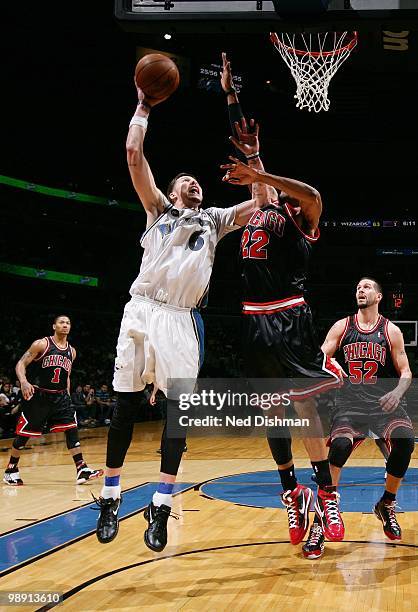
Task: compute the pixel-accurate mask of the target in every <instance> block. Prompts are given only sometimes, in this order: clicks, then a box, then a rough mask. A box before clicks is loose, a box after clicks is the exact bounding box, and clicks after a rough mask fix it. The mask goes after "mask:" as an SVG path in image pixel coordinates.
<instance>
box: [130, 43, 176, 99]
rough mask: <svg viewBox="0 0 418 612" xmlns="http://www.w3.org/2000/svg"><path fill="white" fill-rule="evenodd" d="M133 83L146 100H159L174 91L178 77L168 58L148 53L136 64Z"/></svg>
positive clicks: (174, 66) (173, 65) (173, 64)
mask: <svg viewBox="0 0 418 612" xmlns="http://www.w3.org/2000/svg"><path fill="white" fill-rule="evenodd" d="M135 82H136V84H137V86H138V87H139V88H140V89H142V91H143V92H144V94H145V95H146V96H147V97H148V98H153V99H154V100H161V99H164V98H167V97H168V96H171V94H172V93H174V92H175V91H176V89H177V87H178V86H179V83H180V75H179V71H178V68H177V66H176V65H175V63H174V62H173V60H171V59H170V58H169V57H167V56H166V55H162V54H161V53H150V54H149V55H145V56H144V57H142V58H141V59H140V60H139V62H138V63H137V65H136V68H135Z"/></svg>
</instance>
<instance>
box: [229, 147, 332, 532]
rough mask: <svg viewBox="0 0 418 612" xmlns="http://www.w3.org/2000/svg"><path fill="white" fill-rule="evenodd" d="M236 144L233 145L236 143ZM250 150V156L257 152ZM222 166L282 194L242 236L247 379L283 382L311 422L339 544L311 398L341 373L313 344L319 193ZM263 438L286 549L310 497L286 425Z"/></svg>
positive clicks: (314, 453) (322, 496)
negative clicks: (311, 267)
mask: <svg viewBox="0 0 418 612" xmlns="http://www.w3.org/2000/svg"><path fill="white" fill-rule="evenodd" d="M238 144H239V143H238ZM258 154H259V152H258V151H254V152H253V153H252V155H253V156H254V155H258ZM231 160H232V163H229V164H225V165H223V166H222V168H223V169H225V170H226V171H227V172H226V175H225V176H224V180H225V181H227V182H229V183H231V184H238V185H248V184H251V183H254V182H257V183H264V184H267V185H270V186H271V187H274V188H275V189H277V190H279V191H280V195H279V198H278V201H277V202H273V203H269V204H267V205H265V206H262V207H261V208H260V209H259V210H256V211H255V212H254V213H253V214H252V216H251V218H250V220H249V221H248V223H247V225H246V228H245V230H244V232H243V235H242V240H241V263H242V278H243V314H244V315H245V316H244V322H245V332H244V342H243V346H244V361H245V362H246V367H245V369H246V372H247V374H249V375H250V376H251V377H252V378H266V379H274V378H277V379H280V378H281V379H285V378H286V379H288V380H289V383H288V384H289V386H290V398H291V399H292V400H293V402H294V407H295V410H296V412H297V413H298V415H299V417H303V418H309V419H310V422H311V424H312V425H313V428H315V429H312V431H314V432H315V433H314V434H313V435H314V436H315V437H304V438H303V442H304V445H305V448H306V450H307V452H308V455H309V457H310V460H311V463H312V466H313V469H314V472H315V475H316V479H317V483H318V495H317V500H316V504H315V511H316V515H317V516H318V517H319V520H320V523H321V526H322V529H323V531H324V534H325V536H326V538H327V539H329V540H331V541H340V540H342V539H343V537H344V525H343V521H342V519H341V515H340V512H339V506H338V502H339V495H338V493H337V492H336V489H335V487H334V486H333V485H332V480H331V474H330V469H329V463H328V458H327V455H328V452H327V449H326V445H325V439H324V436H323V431H322V425H321V423H320V420H319V416H318V414H317V411H316V403H315V400H314V399H313V398H314V396H315V395H317V394H319V393H323V392H325V391H328V390H331V389H335V388H338V387H339V386H341V384H342V381H341V369H340V368H339V367H338V365H337V364H335V363H333V362H331V359H330V358H329V357H327V356H326V355H325V354H324V353H323V352H322V351H321V350H320V348H319V344H318V343H317V341H316V338H315V334H314V329H313V323H312V314H311V311H310V308H309V306H308V304H307V303H306V302H305V300H304V284H305V281H306V277H307V273H308V264H309V260H310V257H311V251H312V246H313V245H314V244H315V242H316V241H317V240H318V238H319V228H318V224H319V219H320V216H321V212H322V201H321V196H320V194H319V193H318V191H317V190H316V189H314V188H313V187H310V186H309V185H307V184H305V183H302V182H300V181H297V180H294V179H290V178H284V177H279V176H274V175H272V174H269V173H267V172H264V171H263V170H260V169H256V168H254V167H250V166H247V165H246V164H244V163H242V162H240V161H239V160H238V159H237V158H234V157H231ZM267 439H268V442H269V446H270V449H271V452H272V455H273V458H274V460H275V462H276V464H277V466H278V471H279V475H280V479H281V483H282V486H283V489H284V493H283V494H282V501H283V503H284V505H285V506H286V509H287V514H288V523H289V535H290V541H291V543H292V544H299V543H300V542H301V541H302V540H303V538H304V536H305V534H306V532H307V529H308V527H309V508H310V504H311V500H312V497H313V492H312V491H311V489H309V488H308V487H305V486H303V485H301V484H298V482H297V480H296V476H295V470H294V464H293V458H292V452H291V435H290V431H289V429H288V428H282V430H280V431H279V430H278V429H277V428H275V429H273V428H271V429H269V430H268V432H267Z"/></svg>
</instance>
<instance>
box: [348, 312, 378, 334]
mask: <svg viewBox="0 0 418 612" xmlns="http://www.w3.org/2000/svg"><path fill="white" fill-rule="evenodd" d="M382 318H383V317H382V315H379V318H378V319H377V321H376V324H375V326H374V327H372V329H361V327H360V325H359V324H358V319H357V314H355V315H354V325H355V326H356V328H357V331H359V332H360V333H361V334H372V333H373V332H375V331H376V329H377V328H378V327H379V325H380V324H381V322H382Z"/></svg>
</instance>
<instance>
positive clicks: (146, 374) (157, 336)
mask: <svg viewBox="0 0 418 612" xmlns="http://www.w3.org/2000/svg"><path fill="white" fill-rule="evenodd" d="M116 353H117V354H116V359H115V372H114V376H113V388H114V389H115V391H122V392H123V391H125V392H134V391H142V389H144V387H145V385H148V384H151V383H155V384H156V386H157V387H158V388H159V389H161V391H163V392H164V393H165V395H166V396H167V393H168V390H169V388H170V387H172V386H173V383H172V382H171V381H170V379H175V381H176V382H177V381H179V380H180V379H181V380H184V384H185V385H186V387H187V392H190V393H192V392H193V388H194V382H195V380H196V378H197V376H198V373H199V369H200V365H201V361H202V360H203V321H202V318H201V316H200V314H199V312H198V311H197V310H194V309H193V310H192V309H190V308H178V307H176V306H171V305H167V304H160V303H159V302H155V301H154V300H151V299H149V298H145V297H142V296H137V295H135V296H133V297H132V299H131V300H130V301H129V302H128V303H127V304H126V306H125V310H124V313H123V318H122V323H121V326H120V332H119V338H118V345H117V348H116ZM189 387H191V388H190V390H189Z"/></svg>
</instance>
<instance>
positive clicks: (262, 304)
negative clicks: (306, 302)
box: [243, 295, 303, 306]
mask: <svg viewBox="0 0 418 612" xmlns="http://www.w3.org/2000/svg"><path fill="white" fill-rule="evenodd" d="M299 298H303V295H291V296H290V297H287V298H283V299H282V300H276V301H274V302H243V304H245V305H246V306H275V305H276V304H283V302H288V301H289V300H296V299H299Z"/></svg>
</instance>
